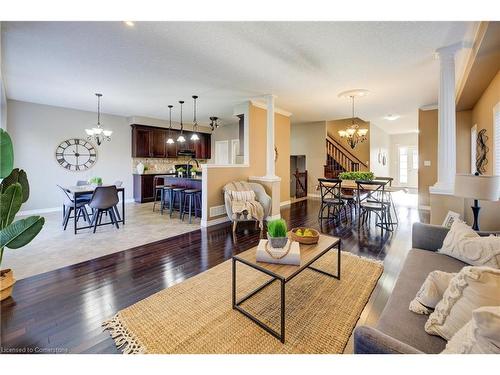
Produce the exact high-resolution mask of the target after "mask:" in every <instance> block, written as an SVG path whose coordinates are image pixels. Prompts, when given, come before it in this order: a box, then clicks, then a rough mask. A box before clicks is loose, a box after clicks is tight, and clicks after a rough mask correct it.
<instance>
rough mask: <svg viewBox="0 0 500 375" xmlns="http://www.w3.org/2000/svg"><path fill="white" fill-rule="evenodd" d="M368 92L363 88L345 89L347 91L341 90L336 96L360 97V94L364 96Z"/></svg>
mask: <svg viewBox="0 0 500 375" xmlns="http://www.w3.org/2000/svg"><path fill="white" fill-rule="evenodd" d="M369 93H370V91H368V90H365V89H354V90H347V91H342V92H341V93H340V94H339V95H338V97H339V98H347V99H349V98H352V97H353V96H354V97H361V96H366V95H368V94H369Z"/></svg>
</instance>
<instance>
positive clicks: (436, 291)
mask: <svg viewBox="0 0 500 375" xmlns="http://www.w3.org/2000/svg"><path fill="white" fill-rule="evenodd" d="M455 275H456V273H448V272H443V271H432V272H431V273H429V275H428V276H427V278H426V279H425V281H424V283H423V284H422V286H421V287H420V290H419V291H418V292H417V295H416V296H415V298H414V299H413V300H412V301H411V302H410V311H413V312H414V313H417V314H423V315H429V314H430V313H431V312H432V310H434V308H435V307H436V305H437V304H438V302H439V301H441V299H442V298H443V294H444V292H445V291H446V289H447V288H448V285H449V284H450V281H451V279H452V278H453V276H455Z"/></svg>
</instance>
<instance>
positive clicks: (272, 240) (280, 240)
mask: <svg viewBox="0 0 500 375" xmlns="http://www.w3.org/2000/svg"><path fill="white" fill-rule="evenodd" d="M267 239H268V240H269V245H271V247H272V248H274V249H281V248H283V247H285V245H286V243H287V242H288V237H268V238H267Z"/></svg>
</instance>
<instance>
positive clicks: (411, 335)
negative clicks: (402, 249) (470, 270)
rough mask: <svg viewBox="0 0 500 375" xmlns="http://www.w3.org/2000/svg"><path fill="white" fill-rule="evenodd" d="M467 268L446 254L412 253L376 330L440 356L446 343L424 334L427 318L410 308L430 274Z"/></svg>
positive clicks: (438, 338)
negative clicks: (436, 271)
mask: <svg viewBox="0 0 500 375" xmlns="http://www.w3.org/2000/svg"><path fill="white" fill-rule="evenodd" d="M466 265H467V264H465V263H464V262H461V261H460V260H458V259H454V258H451V257H449V256H447V255H444V254H439V253H436V252H433V251H428V250H421V249H411V250H410V251H409V252H408V255H407V257H406V261H405V263H404V265H403V267H402V269H401V272H400V274H399V277H398V280H397V281H396V285H395V286H394V290H393V291H392V294H391V296H390V298H389V301H388V302H387V305H386V306H385V308H384V311H383V312H382V315H381V316H380V319H379V322H378V324H377V329H379V330H380V331H382V332H383V333H385V334H387V335H389V336H392V337H394V338H396V339H398V340H400V341H402V342H404V343H405V344H408V345H411V346H413V347H415V348H416V349H418V350H421V351H422V352H425V353H440V352H441V351H442V350H443V349H444V348H445V346H446V341H445V340H443V339H442V338H440V337H437V336H432V335H429V334H428V333H427V332H425V330H424V326H425V322H426V321H427V318H428V317H427V316H426V315H419V314H415V313H414V312H411V311H410V310H408V306H409V304H410V301H411V300H412V299H413V298H414V297H415V295H416V293H417V292H418V290H419V288H420V286H421V285H422V283H423V282H424V281H425V279H426V277H427V275H428V274H429V273H430V272H432V271H434V270H440V271H444V272H458V271H460V270H461V269H462V268H463V267H464V266H466Z"/></svg>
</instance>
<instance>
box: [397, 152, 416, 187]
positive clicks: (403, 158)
mask: <svg viewBox="0 0 500 375" xmlns="http://www.w3.org/2000/svg"><path fill="white" fill-rule="evenodd" d="M397 149H398V173H397V176H398V185H399V186H406V187H409V188H415V189H416V188H417V186H418V150H417V147H416V146H402V145H398V148H397Z"/></svg>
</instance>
